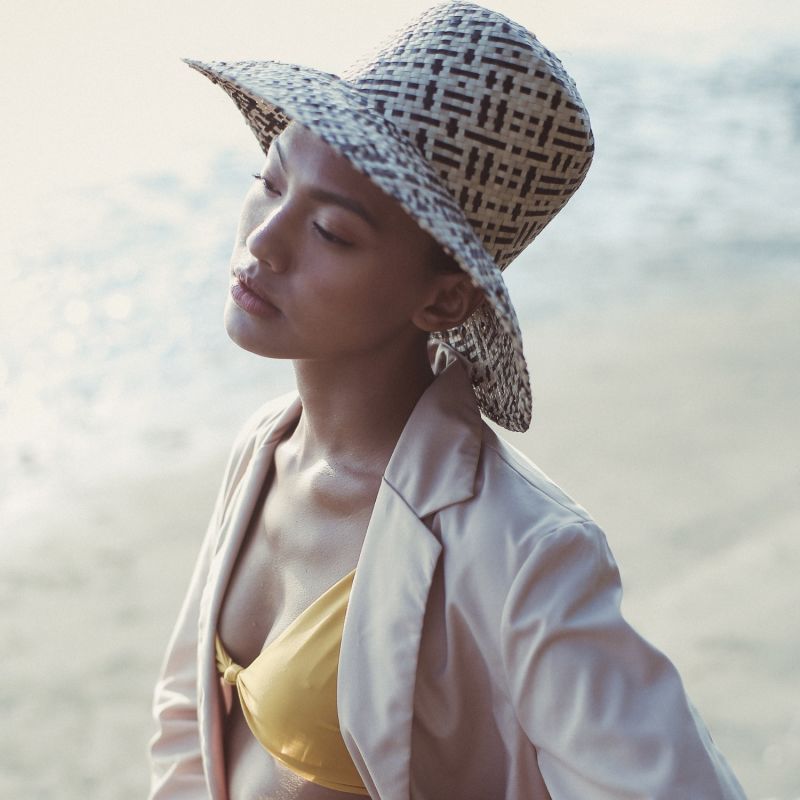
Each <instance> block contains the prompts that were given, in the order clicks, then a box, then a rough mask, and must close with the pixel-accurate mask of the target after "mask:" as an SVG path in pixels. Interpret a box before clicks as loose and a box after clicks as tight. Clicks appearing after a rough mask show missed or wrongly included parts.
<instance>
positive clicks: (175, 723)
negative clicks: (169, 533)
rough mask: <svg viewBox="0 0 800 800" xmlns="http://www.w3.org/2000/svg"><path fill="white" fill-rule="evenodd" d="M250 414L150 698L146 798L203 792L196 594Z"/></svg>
mask: <svg viewBox="0 0 800 800" xmlns="http://www.w3.org/2000/svg"><path fill="white" fill-rule="evenodd" d="M256 417H257V415H254V417H252V418H251V419H250V420H248V422H247V424H246V425H245V426H244V427H243V429H242V430H241V431H240V432H239V435H238V436H237V439H236V442H235V443H234V446H233V450H232V452H231V455H230V457H229V459H228V464H227V467H226V470H225V475H224V478H223V480H222V485H221V487H220V490H219V492H218V494H217V498H216V502H215V504H214V510H213V512H212V514H211V519H210V521H209V524H208V528H207V530H206V534H205V537H204V539H203V543H202V546H201V548H200V554H199V556H198V558H197V562H196V563H195V567H194V572H193V573H192V578H191V581H190V583H189V589H188V592H187V593H186V597H185V599H184V601H183V605H182V607H181V610H180V613H179V615H178V620H177V622H176V624H175V627H174V629H173V631H172V636H171V637H170V640H169V644H168V645H167V652H166V654H165V656H164V660H163V663H162V666H161V672H160V675H159V678H158V681H157V683H156V687H155V692H154V697H153V716H154V718H155V721H156V733H155V735H154V736H153V738H152V739H151V741H150V764H151V771H150V777H151V782H150V795H149V797H150V800H199V799H200V798H206V797H208V788H207V785H206V779H205V774H204V771H203V760H202V755H201V747H200V731H199V727H198V719H197V690H198V686H197V683H198V678H197V642H198V630H199V623H200V598H201V596H202V594H203V590H204V589H205V586H206V582H207V578H208V574H209V570H210V567H211V560H212V558H213V556H214V553H215V551H216V549H217V545H218V537H219V530H220V524H221V521H222V518H223V514H224V511H225V508H226V505H227V504H228V501H229V500H230V497H231V495H232V493H233V491H234V489H235V487H236V485H237V482H238V481H239V480H240V479H241V476H242V474H243V472H244V470H245V467H246V464H247V462H248V460H249V458H250V456H251V455H252V450H253V446H252V445H253V438H254V426H253V420H254V419H255V418H256Z"/></svg>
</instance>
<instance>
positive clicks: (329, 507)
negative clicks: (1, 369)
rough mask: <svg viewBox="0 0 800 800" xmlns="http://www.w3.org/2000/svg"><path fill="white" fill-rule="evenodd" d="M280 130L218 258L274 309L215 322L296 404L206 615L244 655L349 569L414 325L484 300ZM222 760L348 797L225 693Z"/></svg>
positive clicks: (436, 324)
mask: <svg viewBox="0 0 800 800" xmlns="http://www.w3.org/2000/svg"><path fill="white" fill-rule="evenodd" d="M279 141H280V143H279V145H278V148H277V149H278V150H279V153H277V152H274V151H275V150H276V148H275V146H274V145H273V149H272V150H271V151H270V155H269V156H268V159H267V163H266V165H265V168H264V170H262V179H263V184H262V183H261V181H259V182H258V183H259V184H261V185H257V186H256V187H255V189H254V190H251V192H250V193H249V194H248V197H247V198H246V200H245V204H244V207H243V210H242V217H241V221H240V226H239V232H238V235H237V242H236V245H235V247H234V253H233V257H232V261H231V275H232V281H234V282H236V281H237V280H239V281H245V282H246V283H247V285H249V286H250V287H251V288H253V289H255V290H257V291H258V292H259V293H260V294H262V296H266V297H268V299H269V301H270V304H274V306H273V307H272V308H266V309H265V308H261V309H256V310H257V311H258V312H259V313H252V309H251V311H247V310H245V309H244V308H243V307H241V306H240V305H239V304H238V303H236V302H235V301H234V300H232V299H230V298H229V301H228V305H227V307H226V328H227V330H228V333H229V335H230V336H231V338H232V339H233V340H234V341H236V342H237V344H239V345H240V346H242V347H244V348H245V349H248V350H251V351H252V352H256V353H258V354H260V355H264V356H272V357H281V358H292V360H293V365H294V369H295V373H296V377H297V387H298V391H299V393H300V398H301V401H302V408H303V410H302V414H301V417H300V420H299V422H298V424H297V425H296V427H295V428H294V429H293V430H292V431H290V432H288V433H287V436H286V437H285V438H284V439H283V441H281V442H280V443H279V444H278V446H277V448H276V451H275V459H274V464H273V468H272V470H271V473H270V477H269V479H268V481H267V484H266V486H265V487H264V491H263V493H262V498H261V501H260V505H259V509H258V511H257V512H256V514H255V515H254V518H253V520H252V522H251V526H250V530H249V531H248V534H247V537H246V540H245V543H244V544H243V546H242V549H241V551H240V553H239V557H238V560H237V563H236V566H235V568H234V572H233V575H232V576H231V580H230V582H229V585H228V588H227V592H226V596H225V600H224V604H223V608H222V612H221V616H220V620H219V626H218V633H219V634H220V636H221V638H222V640H223V641H224V642H225V644H226V647H227V648H228V650H229V652H230V654H231V656H232V657H233V659H234V660H235V661H237V662H238V663H240V664H243V665H247V664H249V663H250V662H251V661H253V660H254V659H255V658H256V657H257V655H258V654H259V653H260V652H261V650H262V649H263V648H264V647H265V646H266V645H268V644H269V643H270V642H271V641H272V640H273V639H274V638H275V637H276V636H277V635H279V634H280V632H281V631H282V630H283V629H284V628H286V627H287V626H288V625H289V624H290V623H291V622H292V621H293V620H294V619H295V618H296V617H297V616H298V615H299V614H300V612H301V611H303V610H304V609H305V608H306V607H308V605H310V604H311V603H312V602H313V601H314V600H315V599H316V598H317V597H319V596H320V595H321V594H322V593H323V592H324V591H325V590H326V589H328V588H329V587H330V586H331V585H333V584H334V583H335V582H336V581H338V580H339V579H340V578H341V577H342V576H344V575H345V574H347V573H348V572H350V571H351V570H352V569H354V568H355V566H356V563H357V560H358V555H359V553H360V550H361V545H362V543H363V539H364V535H365V533H366V529H367V525H368V523H369V519H370V515H371V513H372V508H373V505H374V502H375V496H376V494H377V491H378V487H379V485H380V481H381V476H382V474H383V472H384V469H385V467H386V464H387V463H388V461H389V458H390V456H391V454H392V451H393V449H394V446H395V444H396V442H397V439H398V437H399V435H400V433H401V431H402V429H403V426H404V424H405V422H406V420H407V419H408V416H409V414H410V413H411V411H412V410H413V408H414V405H415V404H416V402H417V400H418V399H419V397H420V395H421V394H422V393H423V392H424V391H425V389H426V388H427V386H428V385H429V384H430V382H431V381H432V380H433V375H432V373H431V369H430V364H429V361H428V355H427V335H428V332H429V331H433V330H441V329H444V328H448V327H452V326H453V325H456V324H458V322H460V321H461V320H463V319H464V318H466V317H467V316H468V315H469V314H470V313H471V312H472V310H473V309H474V308H475V307H476V306H477V305H478V303H479V302H480V301H481V299H482V295H481V294H480V292H479V290H477V289H475V288H474V287H473V286H472V284H471V283H470V281H469V279H468V278H467V277H466V276H465V275H463V274H444V273H435V272H433V270H432V269H431V267H430V265H429V262H430V252H431V240H430V237H428V235H427V234H426V233H424V232H423V231H421V230H420V229H419V228H418V227H417V226H416V224H415V223H414V222H413V221H412V220H411V219H410V218H409V217H408V216H407V215H406V214H405V212H404V211H403V210H402V209H401V208H400V207H399V206H398V205H397V204H396V203H395V202H394V201H393V200H391V199H390V198H389V197H387V196H386V195H384V194H383V193H382V192H381V191H380V190H379V189H377V188H376V187H375V186H373V185H372V184H371V183H370V182H369V181H368V180H367V179H366V178H365V177H364V176H363V175H360V174H359V173H357V172H356V171H355V170H354V169H353V168H352V167H351V166H350V165H349V164H348V163H347V162H346V161H345V160H344V159H343V158H341V157H340V156H338V155H336V154H335V153H334V152H333V151H332V150H330V148H328V146H327V145H325V144H324V143H323V142H321V141H320V140H319V139H317V138H316V137H315V136H313V135H312V134H310V133H309V132H308V131H306V130H305V129H304V128H301V127H300V126H297V125H292V126H290V127H289V128H288V129H287V131H285V132H284V133H283V134H282V135H281V137H280V140H279ZM279 156H280V157H279ZM321 190H324V191H325V192H327V193H328V194H329V195H330V194H336V195H337V196H339V197H345V198H346V199H347V200H348V201H355V202H356V203H357V204H358V207H360V208H362V209H366V210H368V213H369V216H370V218H371V222H370V223H369V224H367V222H365V220H364V218H363V216H362V215H361V214H360V213H357V212H356V211H354V210H352V208H346V207H345V206H343V205H342V204H341V203H339V202H338V201H336V202H333V201H331V200H330V198H327V199H324V200H323V199H320V198H321V197H322V193H321ZM351 205H352V204H351ZM373 223H374V224H373ZM343 243H344V244H343ZM245 305H246V303H245ZM273 312H274V313H273ZM226 762H227V773H228V786H229V793H230V797H231V800H256V798H259V799H260V798H270V800H300V799H301V798H302V799H303V800H331V799H332V798H346V797H352V795H347V794H343V793H340V792H336V791H333V790H330V789H326V788H324V787H321V786H319V785H316V784H313V783H310V782H308V781H305V780H303V779H301V778H299V777H298V776H297V775H295V774H293V773H292V772H290V771H289V770H288V769H286V768H285V767H283V766H282V765H281V764H280V763H278V762H277V761H275V760H274V759H273V758H272V757H271V756H270V755H269V754H268V753H266V752H265V751H264V749H263V748H262V747H261V745H259V743H258V742H257V741H256V740H255V738H254V737H253V735H252V733H251V732H250V730H249V728H248V727H247V724H246V722H245V721H244V718H243V716H242V713H241V710H240V708H239V705H238V700H237V699H236V698H235V697H234V700H233V706H232V708H231V712H230V714H229V717H228V721H227V727H226Z"/></svg>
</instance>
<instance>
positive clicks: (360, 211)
mask: <svg viewBox="0 0 800 800" xmlns="http://www.w3.org/2000/svg"><path fill="white" fill-rule="evenodd" d="M272 144H273V145H274V146H275V152H276V153H277V154H278V161H280V162H281V167H283V171H284V172H288V170H287V169H286V159H285V158H284V154H283V149H282V148H281V146H280V144H279V142H278V140H277V138H276V139H273V140H272ZM309 196H310V197H312V198H313V199H314V200H316V201H317V202H319V203H331V204H333V205H337V206H341V207H342V208H345V209H347V210H348V211H352V213H353V214H356V215H357V216H359V217H361V219H363V220H364V221H365V222H366V223H367V224H368V225H369V226H370V227H372V228H374V229H375V230H376V231H377V230H380V226H379V225H378V221H377V220H376V219H375V217H374V216H373V215H372V214H370V213H369V211H367V209H366V208H364V206H363V205H362V204H361V203H359V202H358V201H357V200H353V198H352V197H346V196H345V195H343V194H337V193H336V192H331V191H328V190H327V189H321V188H319V187H315V188H313V189H311V190H310V191H309Z"/></svg>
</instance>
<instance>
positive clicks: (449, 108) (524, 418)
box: [187, 0, 594, 430]
mask: <svg viewBox="0 0 800 800" xmlns="http://www.w3.org/2000/svg"><path fill="white" fill-rule="evenodd" d="M187 63H188V64H189V65H190V66H192V67H193V68H195V69H197V70H198V71H200V72H202V73H203V74H205V75H206V76H207V77H209V78H210V79H211V80H212V81H213V82H215V83H218V84H219V85H220V86H222V88H223V89H225V91H226V92H228V94H229V95H230V96H231V97H232V98H233V100H234V102H235V103H236V105H237V106H238V107H239V109H240V111H241V112H242V113H243V115H244V116H245V118H246V120H247V122H248V124H249V125H250V127H251V129H252V130H253V132H254V133H255V135H256V137H257V139H258V141H259V143H260V144H261V147H262V149H263V150H264V151H265V152H266V151H267V149H268V148H269V144H270V142H271V141H272V139H273V138H274V137H275V136H276V135H278V134H279V133H280V131H282V130H283V129H284V128H285V127H286V125H288V123H289V121H290V120H292V119H295V120H297V121H298V122H300V123H301V124H303V125H304V126H305V127H308V128H309V129H310V130H311V131H313V132H314V133H315V134H317V135H318V136H320V138H322V139H323V140H324V141H326V142H327V143H328V144H330V145H331V146H332V147H334V149H336V150H337V151H339V152H340V153H342V154H343V155H344V156H345V157H346V158H347V159H348V160H349V161H350V163H351V164H353V166H354V167H355V168H356V169H358V170H359V171H361V172H362V173H364V174H365V175H367V176H368V177H370V179H371V180H372V181H373V182H374V183H375V184H376V185H378V186H379V187H380V188H381V189H382V190H383V191H384V192H386V193H387V194H389V195H390V196H391V197H393V198H394V199H395V200H397V201H398V202H399V203H400V204H401V205H402V206H403V208H404V209H405V210H406V211H407V213H409V214H410V215H411V217H412V218H413V219H414V220H415V221H416V222H417V223H418V224H419V225H420V227H422V228H423V229H424V230H426V231H428V233H430V234H431V235H432V236H433V237H434V238H435V239H436V240H437V241H438V242H439V244H440V245H441V246H442V247H443V248H444V249H445V250H446V251H447V252H448V253H450V254H451V255H452V256H453V257H454V258H455V259H456V260H457V261H458V262H459V264H460V265H461V267H462V268H463V269H464V270H465V271H466V272H467V273H468V274H469V275H470V276H471V278H472V280H473V282H474V283H475V284H476V285H477V286H480V287H481V288H482V289H483V290H484V293H485V295H486V297H487V301H488V302H487V303H484V304H483V305H482V306H481V307H480V308H479V309H478V310H477V311H476V312H475V313H474V314H473V315H472V316H471V317H470V318H469V319H468V320H467V321H466V322H465V323H464V324H463V325H460V326H458V327H457V328H454V329H451V330H448V331H442V332H439V333H437V334H436V338H438V339H442V340H444V341H446V342H447V343H448V344H450V345H451V346H453V347H454V348H455V349H457V350H458V351H459V352H461V353H462V354H463V355H464V356H465V357H466V358H467V359H468V360H469V362H470V364H471V368H472V375H471V376H472V382H473V387H474V390H475V394H476V397H477V399H478V404H479V406H480V408H481V410H482V411H483V413H484V414H486V416H488V417H489V418H490V419H492V420H494V421H495V422H497V423H498V424H500V425H502V426H504V427H506V428H509V429H511V430H526V429H527V428H528V426H529V425H530V419H531V405H532V401H531V390H530V384H529V380H528V372H527V366H526V363H525V358H524V354H523V349H522V336H521V333H520V330H519V324H518V322H517V318H516V314H515V312H514V308H513V306H512V304H511V300H510V298H509V296H508V291H507V289H506V286H505V282H504V281H503V279H502V275H501V274H500V271H501V270H502V269H504V268H505V267H506V266H507V265H508V264H509V263H510V262H511V261H512V260H513V259H514V258H515V257H516V256H517V255H518V254H519V253H520V252H521V251H522V250H523V249H524V248H525V247H526V246H527V245H528V244H529V243H530V242H531V241H533V239H534V238H535V237H536V235H537V234H538V233H539V232H540V231H541V230H542V229H543V228H544V226H545V225H546V224H547V223H548V222H549V221H550V220H551V219H552V218H553V217H554V216H555V214H556V213H557V212H558V211H559V210H560V209H561V208H562V207H563V206H564V204H565V203H566V202H567V200H569V198H570V197H571V196H572V194H573V193H574V192H575V190H576V189H577V188H578V186H580V184H581V182H582V181H583V178H584V177H585V175H586V171H587V170H588V168H589V165H590V163H591V158H592V153H593V150H594V140H593V136H592V132H591V127H590V123H589V117H588V113H587V111H586V108H585V106H584V105H583V102H582V101H581V98H580V95H579V94H578V92H577V89H576V87H575V84H574V82H573V81H572V79H571V78H570V77H569V75H568V74H567V73H566V71H565V70H564V68H563V66H562V64H561V62H560V61H559V60H558V59H557V58H556V57H555V56H554V55H553V54H552V53H551V52H550V51H549V50H547V49H546V48H545V47H543V46H542V45H541V43H540V42H539V41H538V39H536V37H535V36H534V35H533V34H532V33H530V32H529V31H527V30H526V29H525V28H523V27H522V26H520V25H518V24H517V23H514V22H512V21H511V20H509V19H507V18H506V17H504V16H503V15H501V14H498V13H496V12H493V11H490V10H488V9H485V8H482V7H481V6H478V5H475V4H473V3H467V2H461V1H460V0H458V1H457V2H452V3H446V4H444V5H439V6H434V7H433V8H431V9H429V10H428V11H426V12H425V13H424V14H422V15H421V16H420V17H418V18H417V19H415V20H413V21H412V22H410V23H409V24H408V25H406V26H405V27H404V28H403V29H402V30H401V31H400V32H399V33H398V34H396V35H395V36H393V37H392V38H391V39H390V40H389V41H388V42H387V43H386V44H384V45H383V46H382V47H380V48H378V49H377V50H376V51H374V52H373V53H372V54H370V55H369V56H367V57H366V58H364V59H362V60H360V61H359V62H357V63H356V65H355V66H354V67H352V68H351V69H349V70H348V71H347V72H345V73H344V74H343V76H342V78H339V77H337V76H335V75H331V74H329V73H324V72H320V71H319V70H314V69H311V68H306V67H300V66H297V65H287V64H280V63H277V62H270V61H245V62H236V63H226V62H212V63H202V62H197V61H188V60H187Z"/></svg>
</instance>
